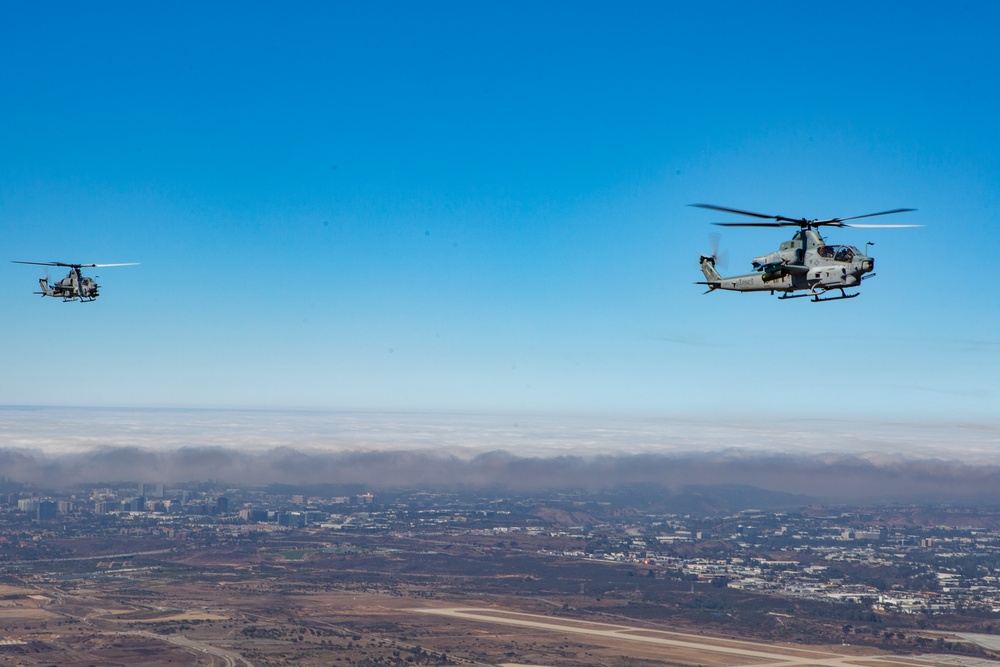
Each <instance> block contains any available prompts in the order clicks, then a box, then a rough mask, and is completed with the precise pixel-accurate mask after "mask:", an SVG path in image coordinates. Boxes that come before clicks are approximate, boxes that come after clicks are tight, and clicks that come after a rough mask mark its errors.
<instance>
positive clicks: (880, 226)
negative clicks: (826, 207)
mask: <svg viewBox="0 0 1000 667" xmlns="http://www.w3.org/2000/svg"><path fill="white" fill-rule="evenodd" d="M837 226H838V227H855V228H858V229H903V228H906V227H923V225H866V224H860V225H850V224H848V225H837Z"/></svg>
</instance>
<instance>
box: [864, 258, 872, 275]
mask: <svg viewBox="0 0 1000 667" xmlns="http://www.w3.org/2000/svg"><path fill="white" fill-rule="evenodd" d="M861 268H862V269H863V270H864V272H865V273H868V272H869V271H871V270H873V269H874V268H875V260H874V259H872V258H871V257H866V258H865V259H864V261H862V262H861Z"/></svg>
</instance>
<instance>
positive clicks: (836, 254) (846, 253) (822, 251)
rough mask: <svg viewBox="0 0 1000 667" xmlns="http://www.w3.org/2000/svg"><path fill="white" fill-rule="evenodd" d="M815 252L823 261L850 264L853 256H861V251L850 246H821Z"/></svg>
mask: <svg viewBox="0 0 1000 667" xmlns="http://www.w3.org/2000/svg"><path fill="white" fill-rule="evenodd" d="M816 252H817V253H818V254H819V256H820V257H822V258H823V259H830V260H833V261H835V262H851V261H853V260H854V258H855V256H858V255H861V251H860V250H858V249H857V248H855V247H854V246H852V245H821V246H819V247H818V248H816Z"/></svg>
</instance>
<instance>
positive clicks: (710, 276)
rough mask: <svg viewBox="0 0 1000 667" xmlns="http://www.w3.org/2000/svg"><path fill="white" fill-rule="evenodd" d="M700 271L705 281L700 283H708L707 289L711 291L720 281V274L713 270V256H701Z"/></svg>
mask: <svg viewBox="0 0 1000 667" xmlns="http://www.w3.org/2000/svg"><path fill="white" fill-rule="evenodd" d="M701 272H702V273H704V274H705V279H706V282H704V283H701V284H704V285H708V291H709V292H711V291H712V290H714V289H715V288H717V287H718V286H719V284H720V283H721V282H722V276H720V275H719V272H718V271H716V270H715V257H714V256H713V257H706V256H705V255H702V256H701Z"/></svg>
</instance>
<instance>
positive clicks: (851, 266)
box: [691, 204, 921, 302]
mask: <svg viewBox="0 0 1000 667" xmlns="http://www.w3.org/2000/svg"><path fill="white" fill-rule="evenodd" d="M691 206H697V207H698V208H707V209H709V210H710V211H722V212H724V213H735V214H737V215H746V216H749V217H751V218H761V219H763V220H769V221H771V222H716V223H713V224H716V225H720V226H722V227H798V228H799V231H797V232H795V235H794V236H792V239H791V240H790V241H785V242H783V243H782V244H781V247H780V248H779V249H778V250H777V251H775V252H772V253H768V254H766V255H761V256H760V257H754V258H753V259H752V260H751V264H752V266H753V269H754V273H747V274H743V275H740V276H731V277H723V276H721V275H719V272H718V271H716V270H715V262H716V259H717V256H718V251H717V249H716V248H713V249H712V254H711V255H709V256H705V255H702V256H701V260H700V262H701V271H702V273H704V274H705V281H704V282H698V283H696V284H698V285H708V291H707V292H705V293H706V294H708V292H711V291H714V290H717V289H723V290H734V291H737V292H770V293H771V294H774V293H775V292H781V296H780V297H779V298H780V299H794V298H801V297H812V300H813V301H814V302H818V301H836V300H838V299H852V298H854V297H856V296H858V295H859V294H860V292H855V293H854V294H848V293H847V292H845V291H844V290H845V288H851V287H858V286H859V285H860V284H861V281H862V279H868V278H873V277H874V276H875V274H874V273H872V271H873V270H874V269H875V260H874V259H873V258H871V257H869V256H867V255H866V254H865V253H867V252H868V250H867V246H865V252H864V253H862V252H861V251H860V250H858V249H857V248H855V247H854V246H848V245H827V244H826V241H824V240H823V237H822V236H821V235H820V233H819V228H820V227H862V228H896V227H920V226H921V225H867V224H848V223H847V221H848V220H860V219H861V218H873V217H875V216H878V215H891V214H893V213H906V212H907V211H915V210H916V209H913V208H896V209H893V210H891V211H881V212H879V213H868V214H866V215H856V216H853V217H850V218H830V219H829V220H807V219H805V218H801V219H795V218H786V217H785V216H783V215H766V214H764V213H754V212H752V211H741V210H739V209H735V208H726V207H725V206H715V205H713V204H691ZM868 245H873V244H868ZM866 274H870V275H866ZM829 290H839V291H840V295H839V296H822V295H823V294H825V293H826V292H827V291H829ZM794 292H804V293H803V294H794Z"/></svg>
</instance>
